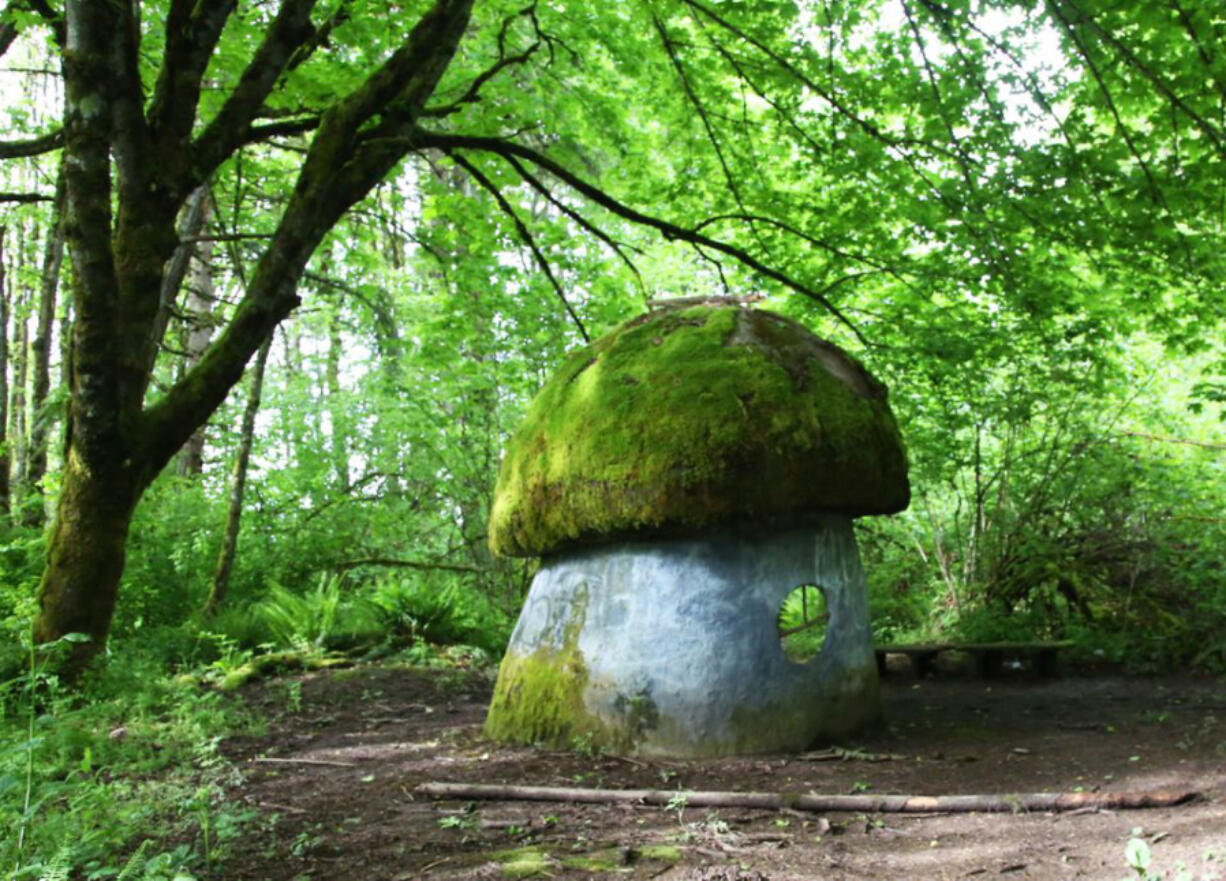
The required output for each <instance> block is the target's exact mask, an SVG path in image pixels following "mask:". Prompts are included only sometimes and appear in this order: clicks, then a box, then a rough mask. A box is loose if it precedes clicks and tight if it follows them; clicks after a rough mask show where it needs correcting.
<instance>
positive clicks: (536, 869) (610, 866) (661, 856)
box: [490, 844, 683, 878]
mask: <svg viewBox="0 0 1226 881" xmlns="http://www.w3.org/2000/svg"><path fill="white" fill-rule="evenodd" d="M682 856H683V853H682V851H681V848H680V847H677V846H676V845H673V844H647V845H642V846H640V847H631V848H620V847H606V848H602V849H601V850H594V851H591V852H589V853H585V854H568V855H562V854H558V855H552V854H550V853H549V851H547V850H545V849H544V848H542V847H539V846H537V845H529V846H528V847H520V848H515V849H514V850H503V851H497V852H495V853H492V854H490V858H491V859H492V860H494V862H496V863H499V864H501V866H502V874H503V875H504V876H505V877H507V878H531V877H534V876H537V875H548V876H553V875H554V874H555V873H556V872H557V870H558V869H559V868H562V869H571V870H577V871H580V872H590V873H605V872H618V871H629V869H627V868H626V867H627V866H629V865H631V864H633V863H637V862H639V861H645V862H658V863H676V862H680V860H681V858H682Z"/></svg>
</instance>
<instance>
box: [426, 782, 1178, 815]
mask: <svg viewBox="0 0 1226 881" xmlns="http://www.w3.org/2000/svg"><path fill="white" fill-rule="evenodd" d="M417 792H419V793H421V794H422V795H428V796H433V797H434V798H476V799H498V800H505V801H560V802H595V803H604V804H616V803H622V804H624V803H631V804H654V805H670V806H674V807H675V806H678V803H679V802H681V801H684V806H685V807H690V808H699V807H701V808H734V807H735V808H762V809H765V810H780V809H784V808H791V809H793V810H801V811H851V812H856V813H908V814H911V813H919V812H928V811H933V812H939V813H976V812H996V813H1017V812H1019V811H1072V810H1077V809H1079V808H1086V807H1095V808H1108V809H1115V810H1120V809H1124V808H1165V807H1171V806H1174V805H1180V804H1183V803H1185V802H1188V801H1191V800H1192V799H1194V798H1196V797H1197V795H1198V794H1199V793H1197V792H1194V791H1192V790H1179V791H1170V790H1156V791H1150V792H1058V793H1055V792H1022V793H1016V794H1011V795H870V794H866V793H860V794H857V795H817V794H815V793H787V792H686V791H675V790H667V789H580V788H572V787H556V786H499V785H493V784H481V783H423V784H422V785H421V786H418V787H417Z"/></svg>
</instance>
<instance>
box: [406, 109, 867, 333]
mask: <svg viewBox="0 0 1226 881" xmlns="http://www.w3.org/2000/svg"><path fill="white" fill-rule="evenodd" d="M410 140H411V141H412V143H413V144H414V145H415V146H416V147H417V148H419V149H420V148H428V147H433V148H435V149H438V150H442V151H443V152H444V153H447V154H448V155H453V151H455V150H479V151H482V152H487V153H494V154H497V155H499V156H516V157H519V158H520V159H524V160H526V161H528V162H531V163H532V164H533V165H536V166H537V167H539V168H542V169H544V170H545V171H547V172H549V174H551V175H553V176H554V177H556V178H557V179H558V180H560V181H562V183H564V184H566V185H567V186H568V187H570V188H571V189H573V190H575V191H576V192H578V193H581V194H582V195H583V196H585V197H586V198H587V199H589V200H590V201H592V202H594V203H596V204H597V205H599V206H601V207H602V208H605V209H606V210H608V211H611V212H612V213H613V214H616V215H617V216H618V217H621V218H623V219H625V220H629V221H630V222H632V223H636V224H638V225H640V226H644V227H647V228H649V229H654V230H656V231H657V232H659V233H660V234H661V235H662V236H663V237H664V238H665V239H667V240H670V241H681V242H688V243H689V244H692V245H702V246H705V247H708V248H710V249H712V250H714V251H719V252H721V253H723V254H727V255H728V256H729V257H732V258H733V259H735V260H736V261H737V262H738V263H740V264H742V265H743V266H746V267H748V268H749V269H752V270H754V271H755V272H758V273H760V274H762V275H764V276H766V277H767V278H770V279H774V280H775V281H776V282H778V283H780V284H782V285H784V286H785V287H787V288H790V289H791V290H793V291H796V292H797V293H799V294H803V295H804V296H806V297H809V298H810V299H812V300H814V301H815V302H817V303H818V304H819V305H821V307H822V308H823V309H825V310H826V311H827V312H829V313H830V314H831V315H832V316H833V317H834V318H835V319H837V320H838V321H839V323H841V324H842V325H843V326H844V327H846V328H847V329H848V330H849V331H851V333H852V334H853V335H854V336H855V337H856V339H857V340H859V341H860V343H861V344H862V345H864V346H871V345H872V343H871V342H869V340H868V338H867V337H865V336H864V334H863V333H861V331H860V329H859V328H858V327H857V326H856V325H855V324H854V323H853V322H852V321H851V320H850V319H849V318H848V317H847V316H846V315H844V314H843V312H842V311H841V310H840V309H839V308H838V307H837V306H835V305H834V304H833V303H831V302H830V301H829V300H828V299H826V298H825V297H824V296H823V295H822V294H821V293H819V292H818V291H815V290H813V289H812V288H811V287H809V286H808V285H806V284H804V283H803V282H800V281H798V280H796V279H794V278H792V277H791V276H789V275H787V274H786V273H784V272H781V271H780V270H778V269H775V268H774V267H771V266H768V265H766V264H764V263H763V262H762V261H761V260H759V259H758V258H756V257H754V256H753V255H752V254H750V253H749V252H747V251H745V250H744V249H742V248H738V247H736V246H735V245H730V244H728V243H726V242H721V241H719V240H717V239H713V238H711V237H710V236H706V235H703V234H702V233H699V232H697V231H696V230H694V229H692V228H690V229H687V228H685V227H682V226H678V225H677V224H675V223H671V222H669V221H667V220H662V219H661V218H658V217H653V216H651V215H648V214H643V213H642V212H641V211H638V210H636V209H634V208H631V207H630V206H629V205H626V204H625V203H623V202H621V201H620V200H618V199H615V198H614V197H613V196H610V195H609V194H608V193H606V192H605V191H604V190H602V189H600V188H599V187H597V186H595V185H593V184H591V183H589V182H587V181H586V180H584V179H583V178H581V177H579V176H578V175H576V174H574V173H573V172H571V171H569V170H568V169H566V168H564V167H563V166H561V165H559V164H558V163H557V162H555V161H554V160H552V159H550V158H549V157H548V156H546V155H544V154H543V153H540V152H538V151H536V150H533V149H532V148H531V147H525V146H524V145H522V144H517V143H515V142H513V141H506V140H503V139H501V138H483V137H476V136H470V135H458V134H454V135H453V134H444V133H441V132H428V131H425V130H422V129H418V130H417V131H416V133H415V134H414V135H413V136H412V137H411V139H410Z"/></svg>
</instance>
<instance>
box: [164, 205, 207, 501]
mask: <svg viewBox="0 0 1226 881" xmlns="http://www.w3.org/2000/svg"><path fill="white" fill-rule="evenodd" d="M198 192H201V193H202V194H203V195H202V197H201V199H200V200H199V201H200V205H201V207H200V211H199V212H198V213H199V214H200V217H199V221H198V222H197V223H196V224H195V227H194V228H195V230H196V231H197V232H199V230H201V229H203V228H204V226H205V224H206V223H207V222H208V219H209V217H210V215H211V214H212V210H213V200H212V198H210V197H209V195H208V190H207V189H206V188H204V187H202V188H201V189H200V190H199V191H198ZM193 235H194V233H193ZM192 250H193V251H194V253H193V254H192V258H191V263H190V266H189V268H188V272H187V304H186V308H185V309H184V315H185V320H186V322H187V327H186V329H185V335H184V340H183V351H184V353H185V355H184V362H183V368H184V370H191V369H192V368H193V367H195V366H196V365H197V364H199V363H200V359H201V357H203V355H204V352H205V350H206V349H207V348H208V346H209V342H210V341H211V340H212V338H213V330H214V322H215V320H216V319H215V317H214V314H213V313H214V310H215V308H216V306H217V293H216V290H215V286H214V283H213V244H212V242H207V241H201V242H197V243H196V245H195V248H194V249H192ZM172 299H173V298H172ZM164 302H166V301H165V299H164ZM169 311H170V310H169V306H167V312H169ZM205 427H206V426H205V425H201V426H200V427H199V428H197V429H196V430H195V431H194V432H192V436H191V437H190V438H188V441H187V443H186V444H184V445H183V449H182V450H181V451H180V452H179V461H178V473H179V476H180V477H191V476H199V475H200V474H201V473H203V472H204V440H205V436H204V435H205Z"/></svg>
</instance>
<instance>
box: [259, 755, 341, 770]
mask: <svg viewBox="0 0 1226 881" xmlns="http://www.w3.org/2000/svg"><path fill="white" fill-rule="evenodd" d="M251 761H253V762H263V763H264V764H266V765H322V766H323V767H326V768H352V767H353V762H332V761H328V760H327V759H288V758H287V759H281V758H274V757H273V756H260V757H258V758H255V759H252V760H251Z"/></svg>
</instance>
